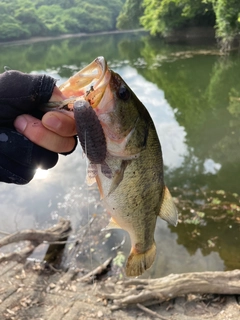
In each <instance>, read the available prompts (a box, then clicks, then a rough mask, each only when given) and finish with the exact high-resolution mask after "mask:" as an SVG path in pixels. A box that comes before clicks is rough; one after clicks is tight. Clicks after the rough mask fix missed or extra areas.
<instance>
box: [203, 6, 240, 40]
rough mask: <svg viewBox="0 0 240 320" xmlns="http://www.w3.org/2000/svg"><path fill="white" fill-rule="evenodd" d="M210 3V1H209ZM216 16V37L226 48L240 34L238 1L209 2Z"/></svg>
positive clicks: (239, 7)
mask: <svg viewBox="0 0 240 320" xmlns="http://www.w3.org/2000/svg"><path fill="white" fill-rule="evenodd" d="M209 1H210V0H209ZM211 2H212V4H213V9H214V12H215V14H216V29H217V36H218V37H220V38H222V39H223V43H224V45H225V46H228V45H229V44H230V43H231V42H232V40H233V38H234V37H235V36H236V35H237V34H238V33H239V32H240V1H239V0H211Z"/></svg>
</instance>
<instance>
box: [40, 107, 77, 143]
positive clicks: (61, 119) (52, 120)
mask: <svg viewBox="0 0 240 320" xmlns="http://www.w3.org/2000/svg"><path fill="white" fill-rule="evenodd" d="M42 124H43V125H44V127H46V128H47V129H49V130H51V131H53V132H55V133H57V134H58V135H60V136H62V137H71V136H74V135H76V127H75V120H74V118H73V114H72V112H58V111H50V112H47V113H45V114H44V116H43V118H42Z"/></svg>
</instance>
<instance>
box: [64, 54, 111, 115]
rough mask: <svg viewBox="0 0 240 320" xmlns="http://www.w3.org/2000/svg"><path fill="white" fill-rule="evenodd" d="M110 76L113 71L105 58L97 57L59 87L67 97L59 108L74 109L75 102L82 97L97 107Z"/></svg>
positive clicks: (93, 106)
mask: <svg viewBox="0 0 240 320" xmlns="http://www.w3.org/2000/svg"><path fill="white" fill-rule="evenodd" d="M110 78H111V73H110V72H109V69H108V66H107V62H106V60H105V58H104V57H98V58H96V59H95V60H94V61H93V62H91V63H90V64H89V65H87V66H86V67H85V68H83V69H82V70H80V71H79V72H77V73H76V74H75V75H74V76H72V77H71V78H69V79H68V80H67V81H66V82H65V83H63V84H62V85H61V86H60V87H59V89H60V90H61V92H62V94H63V95H64V97H65V98H66V99H65V100H64V101H62V103H61V106H58V109H61V108H66V107H67V108H68V109H70V110H72V108H73V104H74V102H75V101H78V100H82V99H83V100H85V101H88V102H89V104H90V106H91V107H92V108H96V107H97V106H98V104H99V102H100V101H101V99H102V96H103V94H104V92H105V89H106V87H107V85H108V83H109V80H110Z"/></svg>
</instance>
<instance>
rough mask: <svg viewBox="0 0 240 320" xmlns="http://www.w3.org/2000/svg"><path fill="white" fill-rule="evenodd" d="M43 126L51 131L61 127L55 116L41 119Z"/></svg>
mask: <svg viewBox="0 0 240 320" xmlns="http://www.w3.org/2000/svg"><path fill="white" fill-rule="evenodd" d="M43 125H44V126H45V127H48V128H52V129H59V128H60V127H61V125H62V123H61V121H60V120H59V119H58V117H56V116H55V115H53V114H51V115H49V116H45V117H44V118H43Z"/></svg>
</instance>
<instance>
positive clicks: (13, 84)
mask: <svg viewBox="0 0 240 320" xmlns="http://www.w3.org/2000/svg"><path fill="white" fill-rule="evenodd" d="M55 83H56V81H55V79H53V78H51V77H49V76H46V75H31V74H25V73H22V72H19V71H14V70H11V71H6V72H4V73H3V74H0V181H3V182H7V183H15V184H25V183H28V182H29V181H30V180H31V179H32V178H33V176H34V174H35V172H36V169H37V167H39V166H40V167H41V168H43V169H48V168H51V167H53V166H54V165H55V164H56V163H57V161H58V154H57V153H55V152H52V151H49V150H46V149H44V148H42V147H40V146H37V145H35V144H34V143H32V142H31V141H30V140H29V139H27V138H26V137H25V136H23V135H22V134H20V133H18V132H17V131H16V130H15V129H14V126H13V122H14V120H15V118H16V117H17V116H19V115H20V114H24V113H28V114H31V115H33V116H35V117H37V118H39V119H41V117H42V115H43V112H41V111H39V108H38V107H39V106H40V105H41V104H42V103H45V102H47V101H48V100H49V99H50V97H51V95H52V92H53V89H54V86H55Z"/></svg>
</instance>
